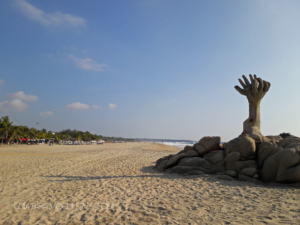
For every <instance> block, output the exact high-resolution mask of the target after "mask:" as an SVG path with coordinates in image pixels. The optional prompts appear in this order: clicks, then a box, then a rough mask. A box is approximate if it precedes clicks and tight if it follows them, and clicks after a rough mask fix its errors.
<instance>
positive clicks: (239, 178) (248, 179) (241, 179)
mask: <svg viewBox="0 0 300 225" xmlns="http://www.w3.org/2000/svg"><path fill="white" fill-rule="evenodd" d="M238 180H240V181H250V180H252V178H251V177H248V176H245V175H243V174H239V175H238Z"/></svg>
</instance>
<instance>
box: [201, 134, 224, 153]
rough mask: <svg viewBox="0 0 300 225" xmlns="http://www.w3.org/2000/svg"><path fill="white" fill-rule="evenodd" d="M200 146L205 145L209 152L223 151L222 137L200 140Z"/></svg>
mask: <svg viewBox="0 0 300 225" xmlns="http://www.w3.org/2000/svg"><path fill="white" fill-rule="evenodd" d="M199 144H201V145H203V146H204V148H205V149H207V150H208V151H213V150H219V149H221V148H222V147H221V137H209V136H207V137H203V138H201V139H200V141H199Z"/></svg>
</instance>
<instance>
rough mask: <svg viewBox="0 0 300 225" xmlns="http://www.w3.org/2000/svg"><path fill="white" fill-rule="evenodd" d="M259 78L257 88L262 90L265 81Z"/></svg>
mask: <svg viewBox="0 0 300 225" xmlns="http://www.w3.org/2000/svg"><path fill="white" fill-rule="evenodd" d="M257 80H258V83H259V85H258V88H257V90H258V91H262V90H263V88H264V82H263V80H262V79H261V78H258V79H257Z"/></svg>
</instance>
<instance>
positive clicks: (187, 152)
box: [186, 150, 199, 157]
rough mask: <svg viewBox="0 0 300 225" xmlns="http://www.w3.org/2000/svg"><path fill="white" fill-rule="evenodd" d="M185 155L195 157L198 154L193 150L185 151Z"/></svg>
mask: <svg viewBox="0 0 300 225" xmlns="http://www.w3.org/2000/svg"><path fill="white" fill-rule="evenodd" d="M186 155H188V157H197V156H199V154H198V152H196V151H195V150H188V151H186Z"/></svg>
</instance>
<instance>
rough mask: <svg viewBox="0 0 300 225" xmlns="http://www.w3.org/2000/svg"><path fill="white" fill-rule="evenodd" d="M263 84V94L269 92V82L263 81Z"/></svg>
mask: <svg viewBox="0 0 300 225" xmlns="http://www.w3.org/2000/svg"><path fill="white" fill-rule="evenodd" d="M263 83H264V88H263V92H267V91H268V90H269V82H267V81H265V80H264V81H263Z"/></svg>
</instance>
